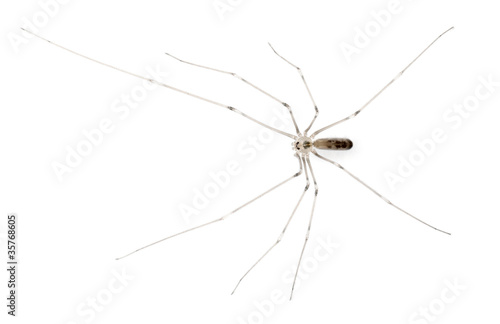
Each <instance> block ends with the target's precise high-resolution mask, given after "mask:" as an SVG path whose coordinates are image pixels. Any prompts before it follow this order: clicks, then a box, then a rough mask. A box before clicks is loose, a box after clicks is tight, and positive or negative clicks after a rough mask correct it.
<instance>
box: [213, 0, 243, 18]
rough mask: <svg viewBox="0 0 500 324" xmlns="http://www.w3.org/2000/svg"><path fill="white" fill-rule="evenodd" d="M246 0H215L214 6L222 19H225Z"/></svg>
mask: <svg viewBox="0 0 500 324" xmlns="http://www.w3.org/2000/svg"><path fill="white" fill-rule="evenodd" d="M243 1H244V0H214V1H213V2H212V7H213V8H214V10H215V12H216V13H217V16H218V17H219V19H220V20H224V19H225V17H226V14H227V13H229V12H233V11H234V10H235V9H236V8H238V7H239V6H240V5H241V3H242V2H243Z"/></svg>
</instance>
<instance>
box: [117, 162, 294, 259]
mask: <svg viewBox="0 0 500 324" xmlns="http://www.w3.org/2000/svg"><path fill="white" fill-rule="evenodd" d="M299 164H300V170H299V171H298V172H297V173H295V174H294V175H292V176H291V177H289V178H288V179H286V180H284V181H282V182H280V183H278V184H277V185H275V186H274V187H272V188H270V189H268V190H266V191H264V192H263V193H261V194H260V195H258V196H257V197H255V198H253V199H252V200H249V201H247V202H246V203H244V204H243V205H241V206H239V207H238V208H236V209H234V210H232V211H231V212H229V213H228V214H226V215H224V216H222V217H220V218H217V219H214V220H212V221H210V222H207V223H204V224H201V225H198V226H195V227H192V228H189V229H187V230H185V231H182V232H179V233H177V234H173V235H170V236H168V237H165V238H163V239H161V240H158V241H156V242H153V243H150V244H148V245H146V246H143V247H141V248H139V249H137V250H135V251H133V252H130V253H128V254H126V255H124V256H122V257H119V258H116V260H120V259H123V258H125V257H128V256H129V255H132V254H134V253H136V252H139V251H141V250H144V249H145V248H148V247H150V246H153V245H155V244H158V243H160V242H163V241H166V240H168V239H171V238H173V237H176V236H179V235H181V234H184V233H187V232H190V231H193V230H195V229H198V228H202V227H204V226H207V225H210V224H213V223H216V222H219V221H222V220H224V219H226V218H228V217H229V216H231V215H232V214H234V213H236V212H237V211H238V210H240V209H242V208H243V207H246V206H248V205H250V204H251V203H253V202H254V201H256V200H257V199H259V198H261V197H262V196H264V195H266V194H268V193H270V192H271V191H273V190H274V189H276V188H278V187H280V186H282V185H284V184H285V183H287V182H288V181H290V180H292V179H293V178H296V177H298V176H299V175H301V174H302V170H303V166H302V160H301V159H300V158H299Z"/></svg>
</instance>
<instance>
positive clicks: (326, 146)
mask: <svg viewBox="0 0 500 324" xmlns="http://www.w3.org/2000/svg"><path fill="white" fill-rule="evenodd" d="M313 145H314V147H315V148H317V149H320V150H350V149H351V148H352V141H351V140H350V139H348V138H320V139H317V140H315V141H314V143H313Z"/></svg>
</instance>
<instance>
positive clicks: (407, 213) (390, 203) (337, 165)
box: [313, 152, 451, 235]
mask: <svg viewBox="0 0 500 324" xmlns="http://www.w3.org/2000/svg"><path fill="white" fill-rule="evenodd" d="M313 154H314V155H316V156H317V157H319V158H320V159H322V160H325V161H327V162H330V163H331V164H333V165H335V166H336V167H337V168H339V169H341V170H342V171H344V172H345V173H347V174H348V175H350V176H351V177H353V178H354V179H355V180H356V181H358V182H359V183H361V184H362V185H363V186H365V187H366V188H368V189H369V190H370V191H371V192H373V193H374V194H376V195H377V196H379V198H380V199H382V200H383V201H385V202H386V203H388V204H389V205H391V206H392V207H394V208H396V209H397V210H399V211H401V212H403V213H405V214H406V215H408V216H410V217H412V218H414V219H415V220H417V221H419V222H420V223H422V224H425V225H427V226H429V227H430V228H433V229H435V230H436V231H439V232H441V233H444V234H448V235H451V234H450V233H448V232H445V231H443V230H440V229H439V228H436V227H434V226H432V225H430V224H427V223H426V222H424V221H423V220H421V219H419V218H417V217H415V216H413V215H412V214H410V213H409V212H407V211H406V210H404V209H402V208H400V207H398V206H396V205H394V204H393V203H392V202H390V201H389V199H387V198H385V197H384V196H382V195H381V194H379V193H378V192H377V191H375V189H373V188H372V187H370V186H369V185H367V184H366V183H364V182H363V181H361V179H359V178H358V177H356V176H355V175H354V174H352V173H351V172H349V171H348V170H346V169H345V168H344V167H343V166H342V165H340V164H339V163H337V162H335V161H333V160H329V159H327V158H325V157H323V156H321V155H319V154H318V153H316V152H313Z"/></svg>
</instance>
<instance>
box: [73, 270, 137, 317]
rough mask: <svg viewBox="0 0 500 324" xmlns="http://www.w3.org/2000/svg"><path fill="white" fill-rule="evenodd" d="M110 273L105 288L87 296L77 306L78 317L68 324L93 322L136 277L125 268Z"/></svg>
mask: <svg viewBox="0 0 500 324" xmlns="http://www.w3.org/2000/svg"><path fill="white" fill-rule="evenodd" d="M110 275H111V276H110V278H109V279H108V281H107V283H106V285H105V286H104V287H103V288H101V289H99V290H98V291H96V292H95V293H94V294H92V295H91V296H88V297H87V298H85V300H84V301H82V302H80V303H79V304H78V305H77V306H76V307H75V313H76V315H77V318H74V319H73V320H71V321H68V322H66V324H83V323H86V324H88V323H92V322H93V321H94V320H95V319H96V318H97V317H98V315H99V314H101V313H102V312H104V311H105V310H106V309H108V308H109V307H110V306H111V305H112V304H113V303H115V302H116V298H117V296H118V295H119V294H122V293H123V292H124V291H125V290H126V288H127V287H128V286H129V284H130V282H131V281H132V280H133V279H134V276H131V275H130V274H128V273H127V271H126V269H125V268H122V269H121V270H120V271H118V270H116V269H111V271H110Z"/></svg>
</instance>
